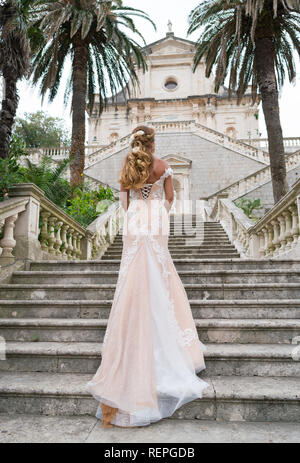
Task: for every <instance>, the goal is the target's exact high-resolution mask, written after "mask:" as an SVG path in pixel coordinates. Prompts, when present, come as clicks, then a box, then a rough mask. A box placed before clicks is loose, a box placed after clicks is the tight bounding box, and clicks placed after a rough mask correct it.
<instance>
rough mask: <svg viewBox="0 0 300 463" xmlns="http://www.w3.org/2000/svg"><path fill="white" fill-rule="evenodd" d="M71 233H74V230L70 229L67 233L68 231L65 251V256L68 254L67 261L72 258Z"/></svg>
mask: <svg viewBox="0 0 300 463" xmlns="http://www.w3.org/2000/svg"><path fill="white" fill-rule="evenodd" d="M73 233H74V228H70V229H69V231H68V235H69V237H68V250H67V254H68V260H72V256H73Z"/></svg>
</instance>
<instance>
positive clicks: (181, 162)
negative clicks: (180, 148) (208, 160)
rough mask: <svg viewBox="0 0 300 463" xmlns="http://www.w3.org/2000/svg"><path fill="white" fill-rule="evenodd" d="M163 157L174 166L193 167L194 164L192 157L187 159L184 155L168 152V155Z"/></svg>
mask: <svg viewBox="0 0 300 463" xmlns="http://www.w3.org/2000/svg"><path fill="white" fill-rule="evenodd" d="M162 159H163V160H164V161H166V162H167V163H168V164H169V165H170V166H173V167H191V165H192V161H191V160H190V159H186V158H184V157H182V156H177V155H176V156H175V155H172V154H168V155H167V156H163V157H162Z"/></svg>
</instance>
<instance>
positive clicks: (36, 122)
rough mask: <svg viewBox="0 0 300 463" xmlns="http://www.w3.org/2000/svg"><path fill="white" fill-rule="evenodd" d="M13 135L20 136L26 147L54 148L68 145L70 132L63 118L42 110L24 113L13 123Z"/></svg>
mask: <svg viewBox="0 0 300 463" xmlns="http://www.w3.org/2000/svg"><path fill="white" fill-rule="evenodd" d="M14 135H15V136H17V137H21V138H22V139H23V140H24V142H25V143H26V146H27V148H40V147H42V148H55V147H59V146H68V145H70V142H71V140H70V134H69V131H68V130H67V129H66V127H65V124H64V121H63V119H60V118H58V117H51V116H49V115H48V114H47V113H46V112H44V111H37V112H35V113H25V114H24V117H23V118H22V117H18V118H17V119H16V122H15V125H14Z"/></svg>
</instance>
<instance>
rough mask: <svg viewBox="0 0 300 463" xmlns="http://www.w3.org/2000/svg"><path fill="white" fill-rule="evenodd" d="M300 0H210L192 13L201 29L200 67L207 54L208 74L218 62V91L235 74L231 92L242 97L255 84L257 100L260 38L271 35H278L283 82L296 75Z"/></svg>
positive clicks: (197, 60)
mask: <svg viewBox="0 0 300 463" xmlns="http://www.w3.org/2000/svg"><path fill="white" fill-rule="evenodd" d="M299 12H300V7H299V2H296V1H292V0H267V1H265V0H205V1H203V2H201V3H200V4H199V5H198V6H197V7H196V8H195V9H194V10H193V11H192V12H191V13H190V16H189V23H190V26H189V31H188V33H189V34H191V33H193V32H195V31H196V30H198V29H200V30H201V33H200V36H199V39H198V41H197V50H196V54H195V61H194V68H196V67H197V66H198V65H199V63H200V61H201V60H202V59H203V58H205V61H206V77H209V76H210V75H211V72H212V69H213V67H214V66H216V79H215V91H216V92H218V91H219V88H220V86H221V85H223V84H224V80H225V78H226V76H229V89H228V90H229V94H231V93H232V92H235V91H236V92H237V96H238V98H239V100H240V99H241V97H242V96H243V95H244V94H245V93H246V91H247V89H248V86H249V85H250V84H251V85H252V96H253V100H254V101H255V100H256V94H257V87H258V77H257V68H256V60H255V46H256V45H255V39H256V38H257V37H259V36H263V34H264V33H267V34H270V36H271V37H272V39H273V40H274V44H275V50H276V59H275V63H274V64H275V71H276V76H277V83H278V85H279V86H281V85H282V84H283V82H284V79H285V76H286V74H287V75H288V78H289V80H290V81H293V80H294V78H295V77H296V68H295V59H294V54H293V48H294V50H295V51H296V53H297V54H298V55H299V56H300V26H299Z"/></svg>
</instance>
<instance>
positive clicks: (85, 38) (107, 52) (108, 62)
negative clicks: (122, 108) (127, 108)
mask: <svg viewBox="0 0 300 463" xmlns="http://www.w3.org/2000/svg"><path fill="white" fill-rule="evenodd" d="M37 3H38V4H39V6H40V9H39V14H38V15H37V21H36V22H35V23H34V24H35V26H36V27H38V28H39V30H40V31H42V33H43V34H44V37H45V41H44V46H43V47H41V49H40V50H39V51H38V52H37V53H36V55H35V57H34V60H33V83H34V84H35V83H37V82H38V81H39V80H41V93H42V94H43V95H44V94H45V93H46V92H47V90H49V100H50V101H53V99H54V98H55V96H56V94H57V90H58V88H59V85H60V82H61V77H62V71H63V68H64V64H65V61H66V59H67V57H69V56H71V57H73V54H74V44H75V38H76V40H77V42H80V43H81V45H82V46H87V47H88V53H87V62H86V65H87V76H86V79H87V83H88V85H87V89H88V90H87V94H88V95H87V96H88V106H89V110H90V111H92V109H93V106H94V99H95V94H96V93H99V98H100V100H99V104H100V112H101V111H102V110H103V109H104V107H105V105H106V103H107V102H108V99H109V98H111V95H116V94H117V93H118V92H119V91H120V90H122V89H123V90H122V91H123V93H128V91H129V87H128V82H129V81H131V82H132V83H133V84H134V85H135V84H136V83H137V82H138V76H137V73H136V68H135V66H136V65H137V66H138V67H141V68H142V69H143V70H145V69H146V62H145V58H144V56H143V53H142V51H141V47H140V46H139V44H138V43H137V42H136V41H135V40H134V39H132V38H131V37H130V35H131V33H134V34H136V35H137V36H139V37H140V38H141V39H142V40H143V42H144V43H145V41H144V39H143V36H142V34H141V33H140V32H139V31H138V29H137V28H136V26H135V23H134V21H133V19H132V17H133V16H134V17H141V18H143V19H146V20H148V21H150V22H151V23H152V24H153V22H152V21H151V20H150V18H149V17H148V15H147V14H146V13H144V12H143V11H141V10H138V9H135V8H131V7H126V6H124V5H123V2H122V0H112V1H109V2H99V1H93V0H91V1H86V0H68V1H65V2H60V3H59V2H53V0H50V1H49V0H48V1H44V0H40V1H38V2H37ZM53 3H55V8H54V5H53ZM153 26H154V24H153ZM154 27H155V26H154ZM126 30H127V31H129V34H128V33H126ZM71 81H72V78H71V77H70V78H69V81H68V84H67V87H66V91H65V101H67V99H68V97H69V95H70V93H71V92H72V82H71ZM96 82H97V86H98V89H97V90H96ZM112 99H114V96H113V97H112ZM72 109H73V110H74V108H72Z"/></svg>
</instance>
